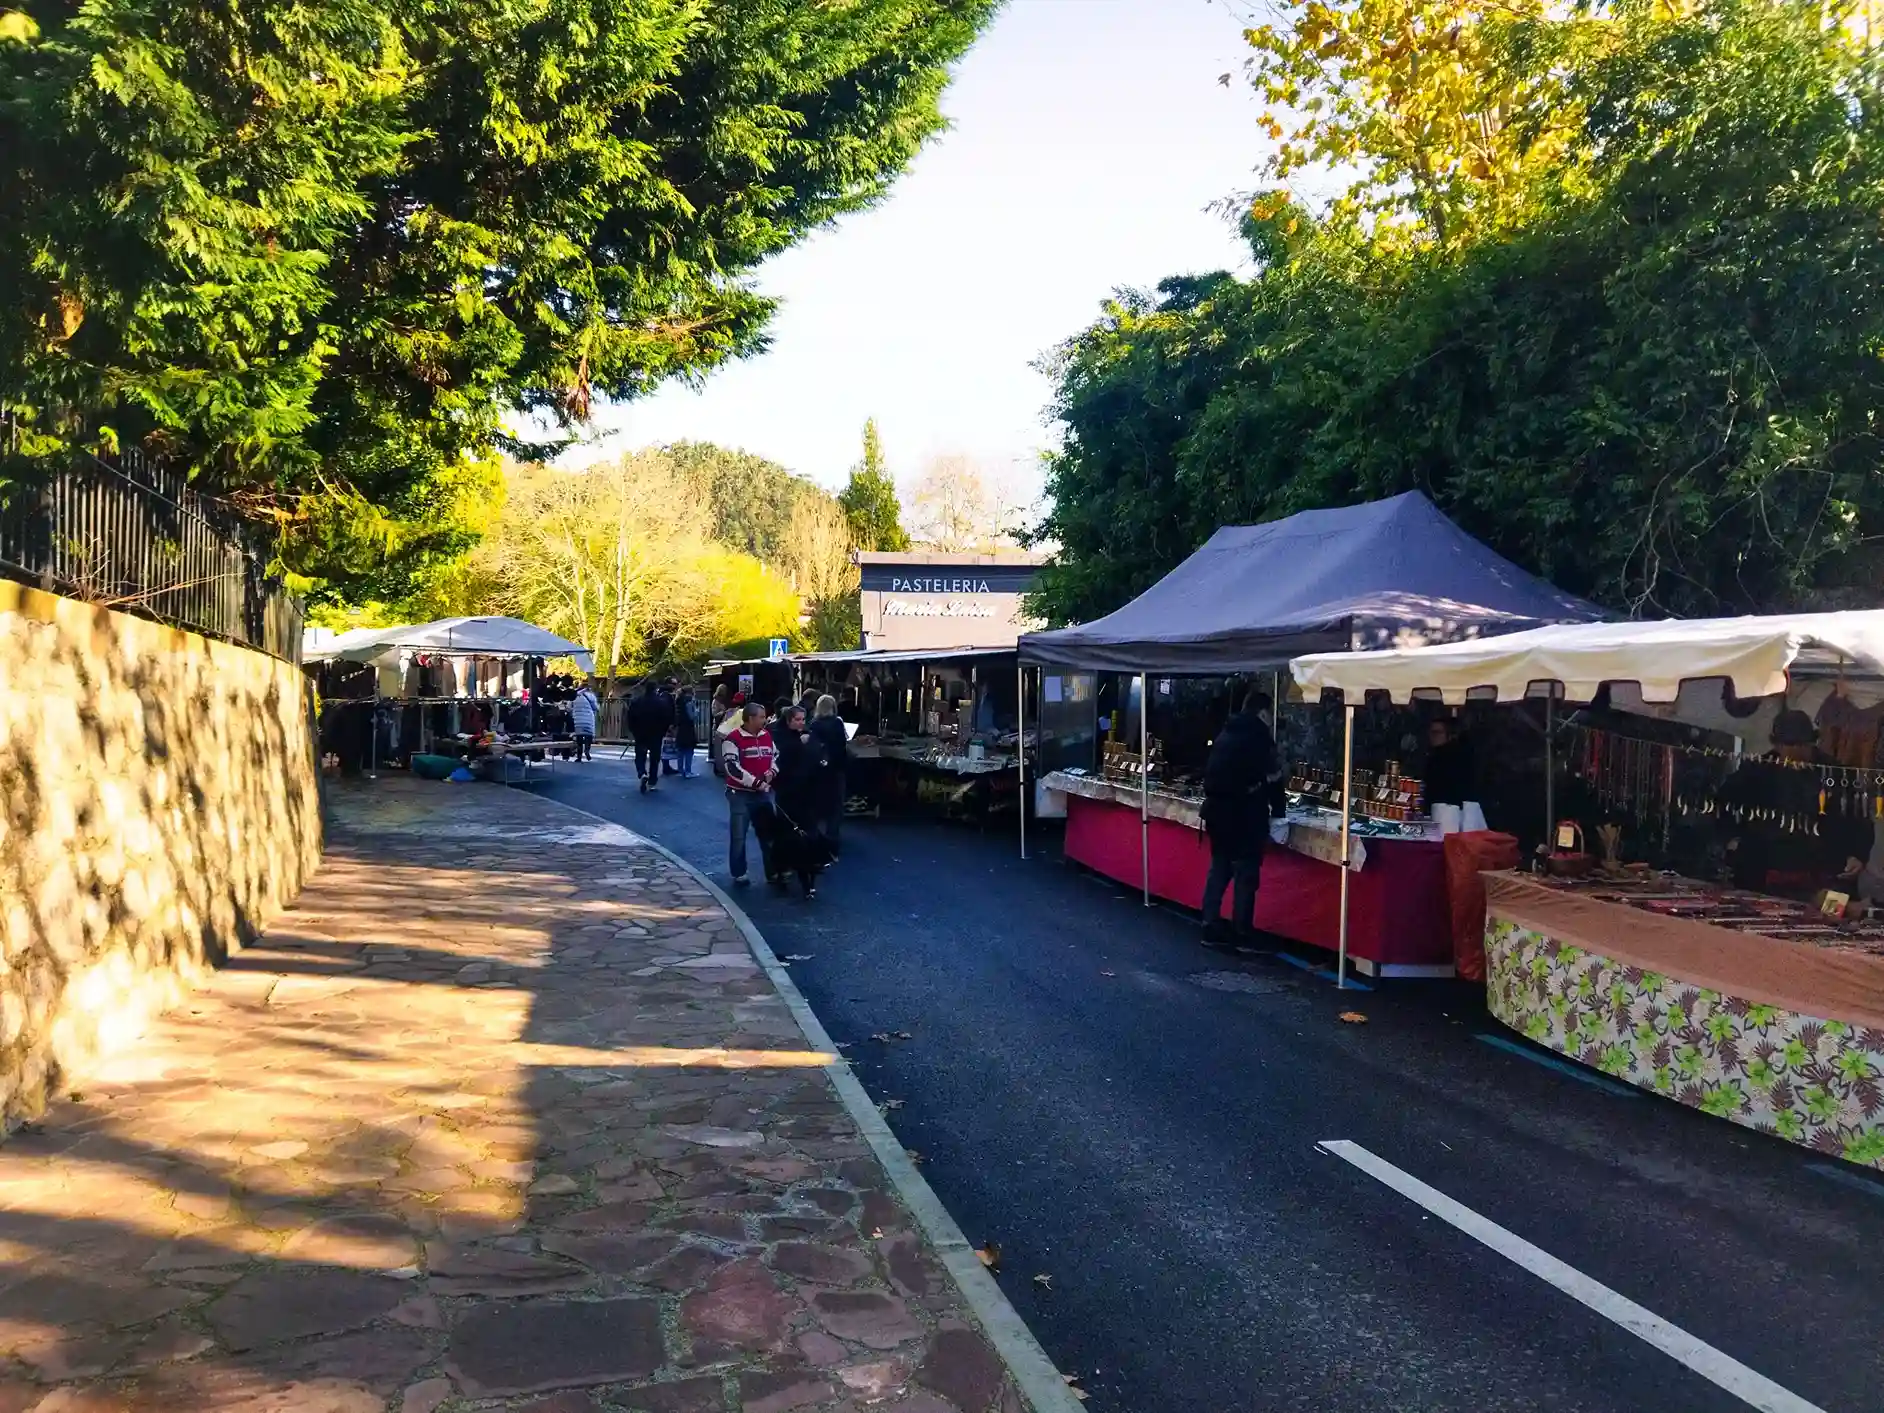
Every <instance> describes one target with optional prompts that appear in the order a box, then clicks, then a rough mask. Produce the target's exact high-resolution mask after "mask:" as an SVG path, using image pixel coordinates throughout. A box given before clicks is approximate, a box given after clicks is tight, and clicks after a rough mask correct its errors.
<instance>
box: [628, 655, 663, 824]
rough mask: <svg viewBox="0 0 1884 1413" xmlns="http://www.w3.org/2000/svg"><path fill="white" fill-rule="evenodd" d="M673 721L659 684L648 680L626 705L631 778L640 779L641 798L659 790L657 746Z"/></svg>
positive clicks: (658, 754)
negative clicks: (632, 744)
mask: <svg viewBox="0 0 1884 1413" xmlns="http://www.w3.org/2000/svg"><path fill="white" fill-rule="evenodd" d="M673 720H674V708H673V704H672V703H670V702H669V701H668V700H667V699H666V697H665V696H663V695H662V693H661V686H660V683H658V682H656V681H655V680H654V679H653V678H652V677H650V678H648V679H647V680H646V681H644V682H643V683H642V684H641V690H640V691H639V692H638V693H636V695H635V699H634V700H633V701H631V702H629V703H628V734H629V735H630V736H632V737H634V742H635V774H636V775H638V776H640V777H641V793H642V794H644V795H645V794H647V793H648V791H650V790H654V789H658V788H659V787H660V783H661V742H662V741H664V740H665V739H667V728H668V727H669V726H670V725H671V724H672V723H673Z"/></svg>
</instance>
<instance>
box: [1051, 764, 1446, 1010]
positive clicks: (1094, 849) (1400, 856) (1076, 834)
mask: <svg viewBox="0 0 1884 1413" xmlns="http://www.w3.org/2000/svg"><path fill="white" fill-rule="evenodd" d="M1041 787H1042V789H1044V790H1049V791H1056V792H1061V793H1063V794H1064V797H1065V800H1066V856H1067V858H1069V859H1071V860H1073V861H1074V862H1075V863H1079V864H1084V865H1085V866H1086V867H1087V868H1090V869H1092V870H1093V871H1094V872H1095V873H1101V874H1104V875H1105V876H1106V877H1107V878H1111V879H1116V880H1117V881H1118V882H1120V883H1125V884H1129V885H1130V886H1132V887H1134V888H1136V887H1139V886H1140V883H1141V878H1142V874H1141V863H1140V857H1139V792H1138V789H1137V787H1136V786H1132V785H1119V784H1115V783H1113V782H1111V781H1107V780H1102V779H1098V778H1096V777H1093V776H1074V775H1067V774H1066V773H1065V772H1062V771H1055V772H1053V773H1051V774H1049V775H1046V776H1043V777H1042V778H1041ZM1147 803H1148V805H1149V812H1150V814H1151V816H1152V818H1151V821H1150V826H1149V834H1150V839H1149V845H1150V862H1151V892H1152V895H1153V896H1154V897H1158V898H1164V899H1166V900H1168V901H1171V902H1176V903H1182V904H1184V905H1185V906H1187V907H1192V908H1194V907H1197V906H1198V904H1199V902H1200V901H1201V900H1202V898H1203V895H1204V880H1205V877H1206V876H1207V875H1208V874H1209V872H1210V843H1209V841H1208V840H1207V839H1206V838H1205V837H1204V832H1203V822H1202V820H1201V819H1199V817H1198V807H1197V802H1196V801H1195V800H1191V799H1187V798H1185V797H1183V796H1180V795H1172V794H1166V793H1163V792H1160V791H1157V790H1153V791H1151V792H1150V796H1149V799H1148V801H1147ZM1278 842H1279V847H1271V848H1270V849H1269V850H1268V852H1267V853H1265V854H1264V856H1263V872H1262V886H1261V887H1260V888H1259V889H1258V890H1257V893H1256V926H1257V927H1259V928H1261V929H1262V930H1263V931H1265V932H1272V933H1275V934H1276V935H1277V936H1280V937H1287V938H1290V939H1292V940H1294V941H1297V942H1301V943H1305V944H1306V945H1308V946H1311V947H1322V948H1326V949H1327V950H1328V951H1330V952H1332V951H1335V950H1336V949H1337V948H1338V946H1339V944H1340V924H1341V867H1340V852H1339V850H1340V836H1339V834H1338V833H1335V834H1333V835H1330V833H1329V831H1328V830H1327V829H1326V827H1325V823H1324V821H1321V820H1318V819H1314V818H1307V817H1304V818H1295V819H1291V820H1290V821H1289V822H1288V826H1287V831H1286V835H1285V837H1284V838H1283V839H1282V840H1281V841H1278ZM1353 842H1354V846H1355V847H1354V848H1353V849H1352V850H1351V854H1352V861H1351V868H1352V870H1353V872H1352V876H1351V878H1350V879H1349V886H1348V956H1349V957H1350V958H1351V959H1352V960H1353V961H1354V963H1355V966H1356V969H1357V970H1359V971H1361V972H1363V973H1365V974H1367V975H1370V976H1390V977H1391V976H1422V977H1440V976H1451V975H1452V921H1451V912H1450V909H1449V907H1448V903H1447V895H1446V863H1445V854H1444V848H1443V845H1442V844H1441V843H1440V842H1439V841H1438V840H1431V839H1390V838H1375V839H1366V840H1355V841H1353ZM1230 903H1231V897H1230V896H1229V895H1226V896H1225V898H1224V906H1225V908H1226V909H1227V908H1228V907H1229V905H1230Z"/></svg>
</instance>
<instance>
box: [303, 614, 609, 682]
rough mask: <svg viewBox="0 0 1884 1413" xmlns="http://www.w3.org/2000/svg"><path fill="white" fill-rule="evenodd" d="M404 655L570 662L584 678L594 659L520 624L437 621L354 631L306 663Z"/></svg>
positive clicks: (307, 654) (308, 655) (311, 653)
mask: <svg viewBox="0 0 1884 1413" xmlns="http://www.w3.org/2000/svg"><path fill="white" fill-rule="evenodd" d="M402 652H406V653H438V654H441V655H443V656H447V657H501V658H513V657H568V658H574V659H575V661H576V666H577V667H579V668H581V669H582V670H583V671H584V672H592V671H594V670H595V659H594V657H593V656H592V655H591V654H590V652H589V650H588V649H587V648H585V647H583V646H582V645H581V644H580V643H572V642H570V641H569V640H568V639H567V638H560V637H558V636H557V635H556V634H554V633H552V632H550V631H549V630H548V629H547V628H539V627H537V626H536V624H534V623H526V622H524V621H523V620H522V619H521V618H501V617H499V618H440V619H438V620H436V621H435V622H432V623H419V624H408V625H404V626H401V627H395V628H356V629H354V630H352V631H351V632H348V633H342V634H340V635H339V636H338V637H335V638H331V639H329V640H328V641H327V642H325V643H321V644H318V645H315V646H311V647H309V648H307V649H306V650H305V651H304V652H303V654H302V657H303V659H304V660H305V661H308V662H336V661H337V662H378V661H381V660H382V659H387V658H393V657H396V656H397V655H398V654H400V653H402Z"/></svg>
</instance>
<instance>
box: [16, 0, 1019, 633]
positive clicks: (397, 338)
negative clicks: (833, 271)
mask: <svg viewBox="0 0 1884 1413" xmlns="http://www.w3.org/2000/svg"><path fill="white" fill-rule="evenodd" d="M997 8H998V0H870V3H869V4H857V5H852V4H843V5H838V4H831V3H827V0H717V3H714V4H711V5H702V4H700V3H698V0H102V2H101V3H96V4H86V5H77V4H72V3H70V0H10V3H7V2H6V0H0V191H4V192H5V193H6V199H5V200H4V201H0V271H4V272H5V274H6V279H5V280H3V281H0V414H6V415H7V416H8V417H9V418H10V420H11V421H12V422H13V424H14V428H15V430H14V431H13V432H12V433H11V434H10V436H9V446H10V447H11V448H12V449H13V455H12V458H11V464H0V484H4V483H5V482H6V481H7V480H8V479H10V478H16V477H17V478H28V477H31V476H33V475H35V474H39V472H40V471H42V470H43V465H42V464H41V462H42V461H50V460H52V459H55V458H62V457H63V456H65V455H67V454H68V453H69V452H70V450H71V448H72V447H74V446H84V447H87V448H89V449H106V450H108V449H110V447H112V446H113V445H123V446H132V445H135V446H138V447H139V448H141V449H142V450H143V452H144V453H145V454H146V455H148V456H150V457H152V458H154V459H155V460H157V461H158V462H160V463H161V464H163V465H165V466H167V467H168V468H170V469H172V470H175V471H178V472H180V473H183V474H186V475H188V476H189V477H190V478H191V479H193V480H195V481H197V482H198V483H199V484H201V485H202V486H203V488H204V489H206V490H208V491H210V492H212V493H215V494H218V495H222V496H225V497H228V498H229V499H230V500H231V501H233V502H234V503H235V504H236V505H238V506H239V507H241V508H242V509H244V510H245V511H247V512H248V513H249V514H251V515H253V516H254V517H256V518H257V519H259V520H264V521H266V522H268V523H270V524H271V525H273V526H275V527H276V528H277V530H278V531H279V546H280V548H279V551H278V553H279V554H280V557H281V560H282V563H283V564H284V566H285V567H288V568H290V569H292V570H294V571H296V572H297V573H299V574H302V575H304V576H306V579H307V580H308V581H310V582H311V583H312V584H313V585H314V587H315V588H316V590H317V592H319V593H332V594H335V595H341V594H346V595H350V596H355V597H374V598H391V597H395V596H398V595H399V594H401V593H402V592H404V591H406V590H408V589H409V588H410V582H409V581H410V578H411V575H412V573H413V572H414V571H415V570H416V569H419V568H422V567H424V565H425V564H427V563H428V562H433V561H436V560H437V559H439V558H441V557H449V556H450V555H452V554H454V553H456V552H458V551H459V550H461V549H462V547H463V546H464V544H465V543H466V541H467V539H468V538H470V537H471V535H472V534H473V533H474V532H473V531H471V530H470V529H468V528H467V526H468V525H469V524H470V522H471V521H473V520H474V519H475V515H474V514H473V513H472V512H473V511H474V510H475V508H476V507H477V506H478V504H479V503H480V502H481V501H488V500H489V499H490V498H491V497H492V495H494V494H495V491H494V479H493V478H494V475H495V466H496V462H497V458H498V454H499V453H502V452H509V453H511V454H514V455H520V456H524V457H532V456H542V455H546V454H548V453H549V452H552V451H556V450H560V449H561V448H562V447H563V446H566V445H567V444H568V443H569V441H570V440H572V439H573V438H574V437H575V436H576V435H578V434H579V433H580V431H581V429H582V427H583V425H584V424H585V423H586V422H587V420H588V418H589V415H590V412H591V409H592V407H593V406H594V405H595V404H596V403H598V402H600V401H602V400H605V399H618V400H625V399H629V398H633V397H637V396H640V395H642V394H644V393H646V392H648V391H649V390H650V389H652V388H654V387H656V386H658V385H659V384H661V383H662V382H664V381H667V380H669V379H673V378H698V377H700V376H702V375H704V374H705V373H707V372H709V371H710V370H711V369H713V368H714V367H716V366H718V365H720V364H721V363H724V362H725V361H727V360H728V359H731V358H736V357H739V356H741V355H743V354H746V353H750V352H752V351H754V350H756V349H758V348H759V347H761V346H762V344H763V340H764V329H765V325H766V323H767V322H768V320H769V319H770V317H771V314H772V310H773V301H772V300H770V299H769V298H767V297H766V296H765V295H764V294H762V293H761V292H760V291H758V290H757V289H756V288H754V287H753V285H752V283H751V275H752V273H753V272H754V271H755V270H757V268H758V267H759V266H760V265H761V264H762V263H763V262H764V261H766V260H767V259H769V258H770V257H772V256H774V255H776V254H778V253H779V252H780V251H782V250H784V249H786V248H788V247H789V246H791V245H793V244H794V243H796V242H797V241H798V240H800V239H802V238H803V237H804V236H805V235H806V234H807V233H809V232H810V231H813V230H816V229H818V228H820V227H822V226H824V225H826V224H828V223H829V222H830V221H831V220H833V219H834V218H836V217H839V216H842V215H844V214H846V213H848V212H851V211H856V210H860V209H862V208H864V207H865V206H868V205H869V204H870V203H872V202H873V201H875V200H877V199H878V198H880V197H881V196H882V195H883V194H884V192H885V191H886V190H887V189H888V187H889V185H890V183H891V182H892V181H894V179H895V178H896V176H897V175H898V174H899V173H900V172H901V171H902V170H903V168H904V167H905V166H907V164H908V163H909V161H910V159H911V158H913V157H914V156H915V154H916V152H917V151H918V150H919V149H920V148H921V146H922V145H923V143H924V142H925V141H926V140H927V139H928V138H930V137H931V136H933V135H934V134H935V133H937V132H938V131H940V130H941V127H942V123H943V119H942V114H941V109H940V105H939V99H940V95H941V92H942V89H943V87H944V85H945V84H946V82H947V80H948V73H949V66H950V65H951V64H953V63H954V62H955V61H956V60H957V59H959V58H960V57H961V55H962V54H963V53H964V52H965V51H966V50H967V48H968V46H969V45H970V44H971V43H972V42H973V41H974V39H975V37H976V35H977V33H978V32H979V31H980V30H981V28H982V27H983V26H984V25H985V24H986V23H987V22H988V20H989V19H990V17H991V16H992V15H993V14H994V12H995V10H996V9H997ZM519 427H529V428H548V431H547V432H546V433H539V435H542V436H544V437H545V438H546V440H545V441H541V442H536V443H530V444H525V443H523V442H520V441H519V440H518V439H517V434H516V433H515V432H514V430H512V429H515V428H519ZM23 463H25V464H23Z"/></svg>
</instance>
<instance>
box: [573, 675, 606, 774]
mask: <svg viewBox="0 0 1884 1413" xmlns="http://www.w3.org/2000/svg"><path fill="white" fill-rule="evenodd" d="M601 710H602V703H601V701H600V700H599V699H598V698H597V697H596V695H595V689H594V688H593V687H591V686H590V685H589V684H588V683H587V682H584V683H583V684H582V687H581V689H580V690H579V691H577V693H576V695H575V696H574V697H572V698H570V701H569V720H570V725H571V726H572V728H573V730H574V735H575V738H576V759H577V760H594V759H595V718H596V716H597V715H598V714H599V713H600V712H601Z"/></svg>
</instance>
